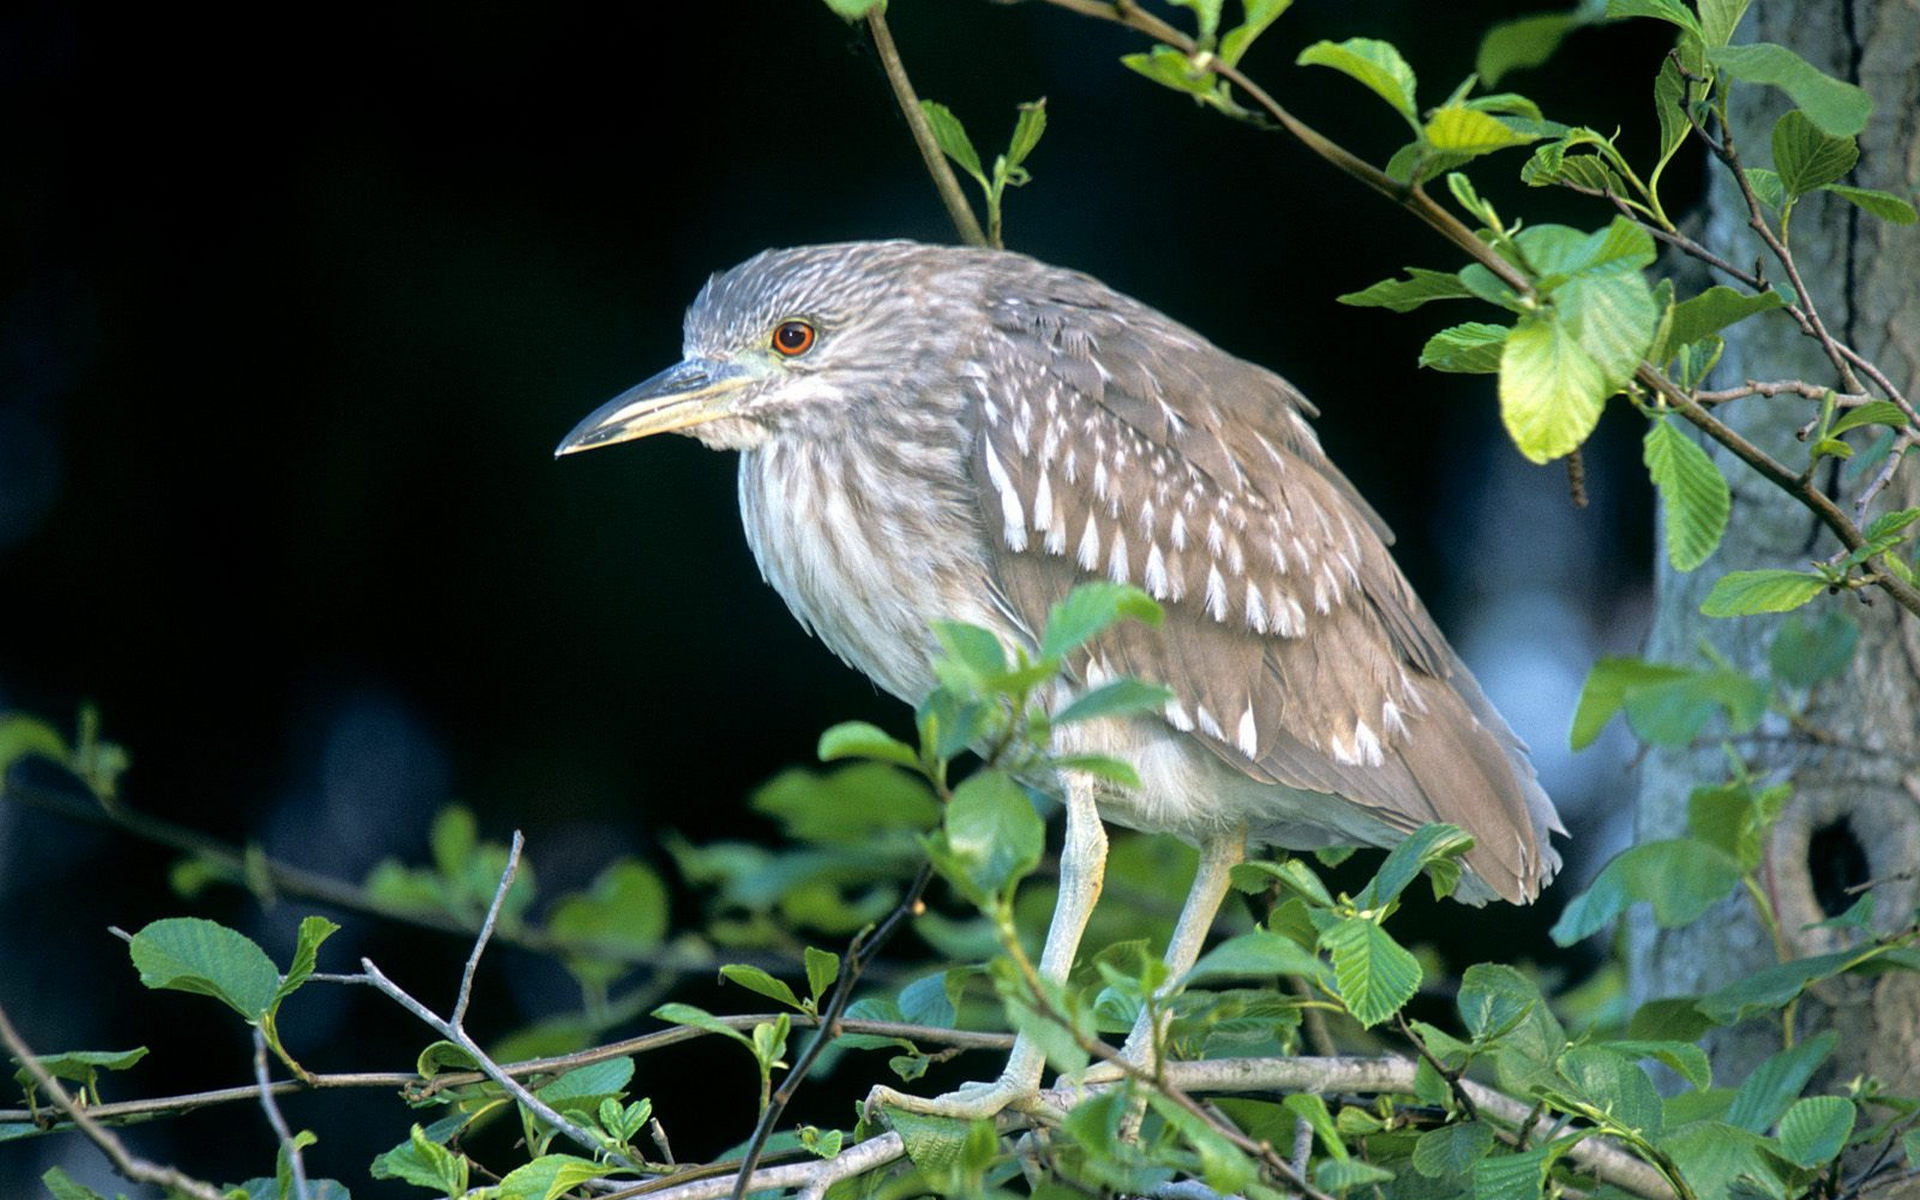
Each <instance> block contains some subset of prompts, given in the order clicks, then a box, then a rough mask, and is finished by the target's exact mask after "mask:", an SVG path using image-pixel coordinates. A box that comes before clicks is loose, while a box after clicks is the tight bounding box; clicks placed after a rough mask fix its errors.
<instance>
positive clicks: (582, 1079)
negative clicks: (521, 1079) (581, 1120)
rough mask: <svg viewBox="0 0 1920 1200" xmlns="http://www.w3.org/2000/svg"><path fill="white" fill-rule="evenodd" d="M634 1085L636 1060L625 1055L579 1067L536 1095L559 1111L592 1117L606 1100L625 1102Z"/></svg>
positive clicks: (544, 1085) (536, 1092) (546, 1085)
mask: <svg viewBox="0 0 1920 1200" xmlns="http://www.w3.org/2000/svg"><path fill="white" fill-rule="evenodd" d="M631 1082H633V1059H632V1058H630V1057H624V1056H623V1057H620V1058H609V1059H605V1060H603V1061H601V1062H597V1063H588V1064H587V1065H586V1066H584V1067H576V1068H574V1069H573V1070H571V1071H568V1072H567V1073H566V1074H564V1075H562V1076H560V1077H559V1078H558V1079H555V1080H553V1081H552V1082H551V1083H545V1084H542V1085H541V1086H539V1087H538V1088H535V1089H534V1093H533V1094H534V1095H536V1096H538V1097H539V1098H540V1099H542V1100H544V1101H546V1102H547V1105H548V1106H549V1107H551V1108H552V1109H554V1110H555V1111H556V1112H562V1113H565V1112H578V1113H585V1114H588V1115H592V1114H593V1113H595V1112H597V1111H598V1110H599V1108H600V1104H601V1102H602V1101H605V1100H620V1099H624V1098H625V1094H626V1089H627V1085H628V1084H629V1083H631Z"/></svg>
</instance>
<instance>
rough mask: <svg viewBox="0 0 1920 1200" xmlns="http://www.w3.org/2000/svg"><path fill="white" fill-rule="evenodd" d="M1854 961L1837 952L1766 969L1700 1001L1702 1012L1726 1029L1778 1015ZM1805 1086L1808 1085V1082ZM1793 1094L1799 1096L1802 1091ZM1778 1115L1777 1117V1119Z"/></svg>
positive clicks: (1731, 1118)
mask: <svg viewBox="0 0 1920 1200" xmlns="http://www.w3.org/2000/svg"><path fill="white" fill-rule="evenodd" d="M1854 957H1855V956H1854V955H1853V954H1851V953H1848V952H1846V951H1836V952H1835V953H1832V954H1815V955H1812V956H1811V957H1808V958H1796V959H1793V960H1792V961H1790V962H1783V963H1779V964H1776V965H1774V966H1771V967H1764V968H1762V969H1760V970H1758V971H1755V972H1754V973H1753V974H1751V975H1749V976H1747V977H1746V978H1745V979H1741V980H1736V981H1735V982H1733V983H1730V984H1728V985H1727V986H1725V987H1723V988H1720V989H1719V990H1717V991H1714V992H1710V993H1708V994H1707V995H1705V996H1702V997H1701V998H1700V1000H1699V1006H1700V1011H1701V1012H1703V1013H1705V1014H1707V1016H1709V1017H1711V1018H1713V1019H1714V1020H1715V1021H1717V1022H1719V1023H1720V1024H1722V1025H1733V1024H1737V1023H1738V1022H1741V1021H1745V1020H1749V1019H1751V1018H1753V1017H1757V1016H1761V1015H1763V1014H1766V1013H1771V1012H1774V1011H1776V1010H1777V1009H1780V1008H1782V1007H1784V1006H1785V1005H1786V1004H1787V1002H1788V1001H1790V1000H1792V999H1793V998H1794V997H1796V996H1798V995H1799V994H1800V993H1801V992H1804V991H1806V990H1807V989H1808V988H1809V987H1812V986H1813V985H1814V984H1816V983H1819V982H1820V981H1821V980H1823V979H1831V978H1832V977H1833V976H1835V975H1838V974H1840V973H1841V972H1842V971H1844V970H1846V969H1847V968H1848V967H1849V966H1851V965H1852V963H1853V960H1854ZM1748 1082H1749V1083H1751V1082H1752V1079H1751V1078H1749V1079H1748ZM1801 1082H1802V1084H1804V1083H1805V1080H1802V1081H1801ZM1793 1094H1794V1095H1798V1094H1799V1088H1798V1087H1796V1088H1795V1089H1794V1093H1793ZM1783 1107H1784V1105H1783ZM1778 1115H1779V1114H1778V1113H1775V1114H1774V1116H1775V1117H1777V1116H1778ZM1727 1119H1728V1120H1730V1121H1733V1122H1734V1124H1736V1125H1742V1124H1745V1123H1746V1122H1744V1121H1741V1120H1739V1119H1736V1118H1734V1117H1731V1116H1730V1117H1728V1118H1727ZM1773 1119H1774V1118H1773V1117H1769V1118H1768V1119H1767V1123H1768V1124H1771V1123H1772V1121H1773ZM1765 1127H1766V1126H1765V1125H1761V1126H1757V1127H1755V1128H1754V1132H1756V1133H1758V1132H1760V1131H1761V1130H1762V1129H1764V1128H1765Z"/></svg>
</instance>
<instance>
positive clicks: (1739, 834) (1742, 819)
mask: <svg viewBox="0 0 1920 1200" xmlns="http://www.w3.org/2000/svg"><path fill="white" fill-rule="evenodd" d="M1792 795H1793V785H1792V784H1785V783H1782V784H1775V785H1773V786H1771V787H1766V788H1762V789H1760V790H1759V791H1755V790H1754V789H1753V788H1752V787H1751V786H1750V785H1748V784H1745V783H1740V782H1728V783H1724V784H1720V785H1718V786H1714V787H1697V788H1694V789H1693V791H1692V792H1690V793H1688V795H1687V831H1688V833H1690V834H1691V835H1692V836H1694V837H1696V838H1698V839H1699V840H1701V841H1703V842H1706V843H1707V844H1709V845H1711V846H1716V847H1718V848H1719V849H1721V850H1724V851H1725V852H1726V853H1728V854H1730V855H1732V856H1733V859H1734V861H1736V862H1738V863H1739V864H1740V869H1741V870H1742V871H1752V870H1753V869H1754V868H1756V867H1758V866H1759V865H1760V861H1761V857H1762V852H1763V851H1764V849H1765V845H1766V835H1767V831H1768V830H1769V829H1771V828H1772V827H1773V823H1774V822H1775V821H1777V820H1778V819H1779V817H1780V810H1781V809H1782V808H1783V807H1785V805H1786V802H1787V800H1788V798H1789V797H1791V796H1792Z"/></svg>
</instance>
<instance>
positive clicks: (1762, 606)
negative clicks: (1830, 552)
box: [1700, 570, 1827, 617]
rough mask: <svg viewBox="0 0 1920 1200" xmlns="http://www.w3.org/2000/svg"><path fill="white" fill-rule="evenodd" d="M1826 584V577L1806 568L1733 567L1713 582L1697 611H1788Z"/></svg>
mask: <svg viewBox="0 0 1920 1200" xmlns="http://www.w3.org/2000/svg"><path fill="white" fill-rule="evenodd" d="M1826 586H1827V581H1826V580H1824V579H1822V578H1821V577H1820V576H1818V575H1815V574H1812V573H1811V572H1807V571H1782V570H1766V571H1733V572H1730V573H1728V574H1727V575H1724V576H1722V577H1721V579H1720V580H1719V582H1717V583H1715V584H1714V585H1713V590H1712V591H1711V592H1708V593H1707V598H1706V599H1705V600H1703V601H1701V602H1700V611H1701V612H1702V613H1704V614H1706V615H1707V616H1709V617H1744V616H1749V615H1751V614H1753V613H1770V612H1791V611H1792V610H1794V609H1796V608H1799V607H1800V606H1801V605H1803V604H1805V603H1806V602H1807V601H1809V600H1811V599H1813V598H1814V597H1815V596H1818V595H1819V594H1820V593H1821V591H1822V590H1824V589H1825V588H1826Z"/></svg>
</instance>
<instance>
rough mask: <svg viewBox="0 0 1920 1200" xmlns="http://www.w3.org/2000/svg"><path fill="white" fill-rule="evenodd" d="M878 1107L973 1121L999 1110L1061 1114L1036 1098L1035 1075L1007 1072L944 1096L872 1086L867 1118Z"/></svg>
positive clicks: (1054, 1117)
mask: <svg viewBox="0 0 1920 1200" xmlns="http://www.w3.org/2000/svg"><path fill="white" fill-rule="evenodd" d="M882 1108H898V1109H903V1110H905V1111H907V1112H910V1113H916V1114H918V1115H920V1116H926V1117H952V1118H955V1119H957V1120H962V1121H976V1120H981V1119H983V1118H987V1117H993V1116H997V1115H999V1114H1000V1113H1001V1112H1002V1111H1006V1110H1011V1111H1013V1112H1020V1113H1031V1114H1033V1115H1035V1116H1039V1117H1041V1118H1042V1119H1051V1120H1053V1121H1057V1120H1059V1119H1060V1118H1061V1117H1062V1116H1064V1115H1065V1114H1064V1113H1062V1112H1060V1110H1059V1109H1057V1108H1055V1107H1054V1106H1053V1105H1051V1104H1048V1103H1047V1102H1046V1101H1044V1100H1042V1099H1041V1098H1040V1080H1039V1077H1038V1075H1037V1073H1036V1074H1031V1075H1030V1074H1028V1073H1026V1072H1021V1073H1020V1074H1019V1075H1015V1074H1014V1073H1012V1072H1008V1073H1007V1074H1005V1075H1002V1076H1001V1077H1000V1078H998V1079H995V1080H993V1081H991V1082H982V1083H963V1084H961V1085H960V1086H959V1087H958V1088H957V1089H955V1090H954V1091H951V1092H948V1093H947V1094H946V1095H944V1096H933V1097H927V1096H909V1095H907V1094H906V1093H904V1092H896V1091H894V1090H893V1089H892V1088H890V1087H876V1088H874V1089H873V1090H872V1091H871V1092H869V1093H867V1103H866V1111H867V1114H868V1115H869V1116H872V1115H874V1114H875V1113H877V1112H879V1110H880V1109H882Z"/></svg>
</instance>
